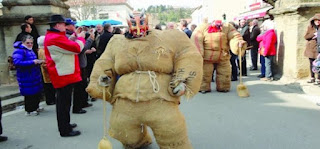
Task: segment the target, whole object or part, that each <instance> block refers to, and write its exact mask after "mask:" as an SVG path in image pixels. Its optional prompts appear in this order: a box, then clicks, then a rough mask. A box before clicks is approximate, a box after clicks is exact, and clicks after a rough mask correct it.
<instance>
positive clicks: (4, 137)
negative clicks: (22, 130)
mask: <svg viewBox="0 0 320 149" xmlns="http://www.w3.org/2000/svg"><path fill="white" fill-rule="evenodd" d="M7 140H8V137H6V136H0V142H4V141H7Z"/></svg>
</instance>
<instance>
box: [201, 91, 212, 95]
mask: <svg viewBox="0 0 320 149" xmlns="http://www.w3.org/2000/svg"><path fill="white" fill-rule="evenodd" d="M199 92H200V93H202V94H205V93H209V92H211V91H199Z"/></svg>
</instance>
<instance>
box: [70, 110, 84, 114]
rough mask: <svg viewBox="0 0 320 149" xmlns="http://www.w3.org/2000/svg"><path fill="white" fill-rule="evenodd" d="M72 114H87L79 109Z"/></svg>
mask: <svg viewBox="0 0 320 149" xmlns="http://www.w3.org/2000/svg"><path fill="white" fill-rule="evenodd" d="M72 113H74V114H84V113H87V111H86V110H82V109H81V110H79V111H72Z"/></svg>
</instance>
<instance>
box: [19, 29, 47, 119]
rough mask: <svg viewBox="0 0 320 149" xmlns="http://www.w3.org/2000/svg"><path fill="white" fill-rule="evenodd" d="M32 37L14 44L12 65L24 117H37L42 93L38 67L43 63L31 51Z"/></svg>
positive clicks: (24, 38) (25, 37)
mask: <svg viewBox="0 0 320 149" xmlns="http://www.w3.org/2000/svg"><path fill="white" fill-rule="evenodd" d="M32 46H33V37H32V36H30V35H26V36H24V37H23V38H22V42H21V41H17V42H15V43H14V45H13V47H14V48H15V50H14V52H13V63H14V65H15V66H16V67H17V80H18V82H19V88H20V94H21V95H22V96H24V103H25V110H26V112H27V113H26V115H27V116H29V115H38V114H39V113H38V112H39V111H41V110H43V108H39V102H40V97H41V91H42V82H41V73H40V67H39V65H40V64H41V63H42V62H43V61H42V60H38V59H37V56H36V54H35V53H34V52H33V50H32Z"/></svg>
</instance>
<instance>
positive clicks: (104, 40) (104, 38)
mask: <svg viewBox="0 0 320 149" xmlns="http://www.w3.org/2000/svg"><path fill="white" fill-rule="evenodd" d="M103 28H104V33H103V34H102V35H101V36H100V41H99V46H98V49H97V59H98V58H99V57H100V56H101V54H102V53H103V52H104V50H105V48H106V47H107V44H108V42H109V40H110V39H111V38H112V36H113V34H112V31H113V28H112V26H111V24H105V25H104V26H103Z"/></svg>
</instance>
